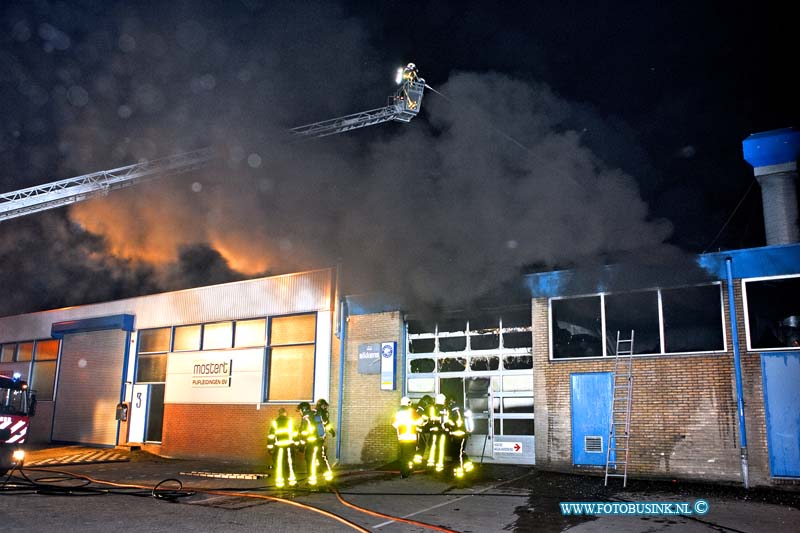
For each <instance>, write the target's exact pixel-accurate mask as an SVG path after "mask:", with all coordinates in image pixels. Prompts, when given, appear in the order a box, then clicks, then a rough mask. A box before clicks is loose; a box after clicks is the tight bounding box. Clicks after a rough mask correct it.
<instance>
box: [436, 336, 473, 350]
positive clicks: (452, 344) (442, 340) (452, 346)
mask: <svg viewBox="0 0 800 533" xmlns="http://www.w3.org/2000/svg"><path fill="white" fill-rule="evenodd" d="M466 349H467V338H466V337H439V351H440V352H463V351H464V350H466Z"/></svg>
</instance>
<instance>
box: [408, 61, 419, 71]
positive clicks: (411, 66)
mask: <svg viewBox="0 0 800 533" xmlns="http://www.w3.org/2000/svg"><path fill="white" fill-rule="evenodd" d="M406 68H407V69H408V70H414V69H415V68H417V66H416V65H415V64H414V63H409V64H408V65H406Z"/></svg>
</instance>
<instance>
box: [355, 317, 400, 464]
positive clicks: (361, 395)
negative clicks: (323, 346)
mask: <svg viewBox="0 0 800 533" xmlns="http://www.w3.org/2000/svg"><path fill="white" fill-rule="evenodd" d="M401 339H402V317H401V315H400V312H398V311H395V312H390V313H376V314H371V315H357V316H350V317H349V319H348V324H347V337H346V350H345V372H344V375H345V386H344V402H343V405H344V407H343V413H342V419H343V427H342V457H341V461H342V462H343V463H346V464H366V463H374V462H387V461H390V460H392V459H394V458H395V457H396V456H397V437H396V433H395V431H394V428H392V425H391V420H392V415H393V414H394V412H395V411H396V410H397V407H398V406H399V404H400V396H401V391H402V383H401V379H402V372H401V370H402V367H401V364H402V353H403V352H404V350H405V347H404V346H401V344H402V342H401ZM392 341H394V342H397V357H396V369H395V371H396V372H397V387H396V389H397V390H394V391H383V390H381V388H380V378H381V376H380V374H359V373H358V345H359V344H366V343H374V342H392Z"/></svg>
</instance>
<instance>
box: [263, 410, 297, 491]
mask: <svg viewBox="0 0 800 533" xmlns="http://www.w3.org/2000/svg"><path fill="white" fill-rule="evenodd" d="M296 438H297V432H296V431H295V429H294V422H293V421H292V419H291V418H289V417H288V416H286V409H284V408H283V407H281V408H280V409H278V418H276V419H275V420H273V421H272V425H271V426H270V428H269V434H268V435H267V448H268V449H269V451H270V453H271V454H272V468H273V470H274V471H275V486H276V487H277V488H279V489H280V488H283V486H284V484H285V483H286V480H285V479H284V468H286V469H287V470H288V472H289V486H290V487H293V486H295V485H296V484H297V479H296V478H295V476H294V467H293V466H292V452H293V451H294V448H295V446H296V444H297V441H296Z"/></svg>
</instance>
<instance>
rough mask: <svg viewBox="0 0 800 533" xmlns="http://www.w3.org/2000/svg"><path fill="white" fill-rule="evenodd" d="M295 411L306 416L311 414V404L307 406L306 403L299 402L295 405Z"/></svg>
mask: <svg viewBox="0 0 800 533" xmlns="http://www.w3.org/2000/svg"><path fill="white" fill-rule="evenodd" d="M297 410H298V411H300V412H301V413H303V414H304V415H305V414H308V413H310V412H311V404H309V403H308V402H300V403H299V404H297Z"/></svg>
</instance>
